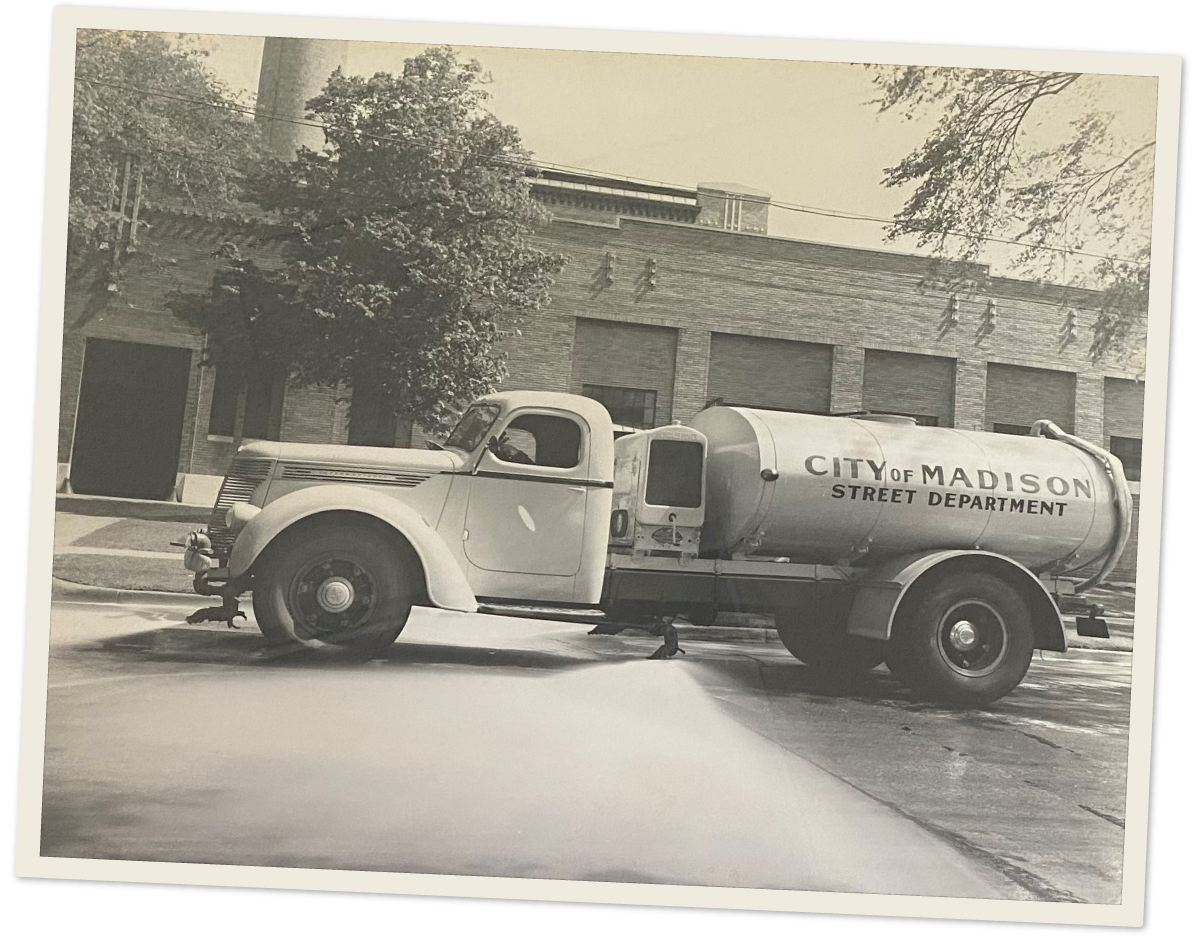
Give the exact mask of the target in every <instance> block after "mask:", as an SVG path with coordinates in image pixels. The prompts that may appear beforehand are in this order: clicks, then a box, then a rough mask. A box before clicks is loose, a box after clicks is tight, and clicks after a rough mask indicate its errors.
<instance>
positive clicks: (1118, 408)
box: [1104, 378, 1146, 441]
mask: <svg viewBox="0 0 1200 941" xmlns="http://www.w3.org/2000/svg"><path fill="white" fill-rule="evenodd" d="M1145 410H1146V384H1145V383H1144V382H1136V381H1134V380H1132V379H1113V378H1106V379H1105V380H1104V438H1105V441H1107V440H1108V438H1109V437H1110V436H1111V435H1118V436H1119V437H1122V438H1140V437H1141V436H1142V418H1143V414H1144V413H1145Z"/></svg>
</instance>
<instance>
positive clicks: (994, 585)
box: [185, 392, 1130, 703]
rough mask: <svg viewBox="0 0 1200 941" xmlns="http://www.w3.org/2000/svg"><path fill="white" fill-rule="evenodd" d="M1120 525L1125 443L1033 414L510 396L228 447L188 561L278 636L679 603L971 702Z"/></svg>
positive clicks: (1107, 561) (1091, 569)
mask: <svg viewBox="0 0 1200 941" xmlns="http://www.w3.org/2000/svg"><path fill="white" fill-rule="evenodd" d="M1129 527H1130V494H1129V487H1128V484H1127V483H1126V481H1125V476H1124V471H1123V469H1122V467H1121V464H1120V462H1119V461H1118V460H1117V459H1116V458H1115V457H1113V455H1111V454H1109V453H1107V452H1105V451H1103V450H1101V449H1099V448H1097V447H1095V446H1093V445H1091V444H1089V443H1088V442H1086V441H1083V440H1081V439H1078V438H1075V437H1073V436H1071V435H1069V434H1066V433H1064V432H1063V431H1061V430H1060V429H1058V428H1057V427H1056V426H1055V425H1053V424H1052V423H1049V422H1039V423H1038V424H1037V425H1035V426H1034V428H1033V431H1032V432H1031V434H1030V435H1029V436H1010V435H1000V434H991V433H984V432H970V431H961V430H957V429H950V428H938V427H924V426H918V425H917V424H916V423H915V422H914V421H913V420H912V419H909V418H904V417H901V416H888V415H857V416H841V417H834V416H826V415H809V414H797V413H789V412H781V411H770V410H763V409H750V408H733V407H724V406H718V407H712V408H708V409H705V410H704V411H702V412H700V413H699V415H697V417H696V418H695V419H694V420H693V421H692V423H691V424H690V425H689V426H684V425H680V424H673V425H668V426H664V427H659V428H654V429H651V430H646V431H638V432H635V433H633V434H628V435H625V436H624V437H620V438H614V428H613V423H612V421H611V419H610V417H609V415H608V412H607V411H606V410H605V408H604V407H603V406H602V405H601V404H600V403H598V402H596V401H593V400H591V399H588V398H584V397H581V396H575V395H567V394H557V393H546V392H506V393H502V394H496V395H490V396H487V397H485V398H483V399H481V400H479V401H477V402H475V403H474V404H472V405H471V406H470V407H469V408H467V409H466V411H465V412H464V414H463V416H462V419H461V420H460V421H459V423H458V425H457V427H455V429H454V431H453V432H452V433H451V434H450V436H449V437H448V438H447V439H446V440H445V442H444V443H443V444H441V445H432V446H431V447H430V448H429V449H426V450H411V449H388V448H364V447H348V446H337V445H328V446H322V445H301V444H286V443H284V444H281V443H275V442H266V441H258V442H253V443H249V444H247V445H245V446H243V447H242V448H241V449H240V450H239V452H238V454H237V456H236V458H235V460H234V461H233V464H232V466H231V468H230V471H229V473H228V475H227V476H226V478H225V480H224V482H223V484H222V487H221V490H220V494H219V496H218V498H217V501H216V505H215V507H214V510H213V515H212V519H211V522H210V524H209V526H208V529H207V531H204V532H197V533H193V534H191V535H190V536H189V537H188V540H187V543H186V545H187V548H186V551H185V564H186V565H187V566H188V568H190V569H191V570H193V571H194V572H195V573H196V574H195V586H196V590H197V591H198V592H199V593H200V594H204V595H216V594H219V595H222V596H223V604H222V606H221V608H220V609H214V610H219V613H220V616H221V617H223V618H225V619H230V620H231V619H232V616H233V614H234V613H235V612H237V598H238V596H239V595H240V594H241V593H243V592H246V591H251V592H252V594H253V608H254V615H255V618H256V620H257V622H258V625H259V628H260V630H261V631H262V633H263V634H264V635H265V637H266V638H267V639H268V641H270V642H272V643H275V644H280V645H284V646H286V645H296V644H304V645H309V646H333V647H337V648H342V649H345V650H350V651H354V652H357V653H359V654H365V655H368V656H369V655H372V654H374V653H376V652H378V651H380V650H381V649H383V648H385V647H386V646H387V645H390V644H391V643H392V642H393V641H395V639H396V638H397V636H398V635H399V633H400V631H401V630H402V628H403V627H404V624H405V621H406V619H407V618H408V616H409V612H410V609H411V608H412V606H413V605H429V606H433V607H437V608H444V609H448V610H452V611H462V612H476V611H481V612H487V613H503V614H508V615H514V614H516V615H526V616H534V617H552V618H556V619H563V620H573V621H577V622H583V623H591V624H597V625H600V627H599V629H600V630H604V625H605V624H609V625H617V626H619V625H627V624H641V625H650V626H651V627H653V626H654V625H658V627H659V630H660V632H663V633H665V634H666V635H667V641H668V643H667V644H665V645H664V647H665V648H666V649H667V652H668V653H669V652H673V651H674V649H675V647H676V646H677V641H676V639H675V638H674V637H673V636H671V635H672V633H673V628H672V625H673V623H674V619H675V618H676V617H679V616H682V617H685V618H688V619H690V620H691V621H692V622H693V623H697V624H705V623H711V622H712V621H713V619H714V618H716V617H717V615H718V614H720V613H721V612H766V613H769V614H772V615H773V616H774V618H775V625H776V629H777V631H778V632H779V636H780V638H781V640H782V641H783V643H784V644H785V645H786V647H787V649H788V650H789V651H791V652H792V653H793V654H794V655H795V656H796V657H797V658H798V659H799V660H801V661H803V662H804V663H806V664H808V665H810V666H811V667H812V668H814V669H817V670H821V671H827V672H829V673H832V674H847V673H852V672H855V671H864V670H868V669H871V668H873V667H875V666H878V665H879V664H880V663H882V662H885V661H886V663H887V666H888V668H889V669H890V670H891V672H892V673H893V674H894V675H895V676H896V677H898V678H899V679H900V680H901V682H903V683H904V684H906V685H907V686H909V687H910V688H912V689H914V690H916V691H918V692H919V693H920V694H921V695H924V696H927V697H930V698H934V699H938V700H945V701H955V702H963V703H986V702H990V701H992V700H995V699H997V698H999V697H1001V696H1003V695H1005V694H1006V693H1008V692H1009V691H1010V690H1012V689H1013V688H1014V687H1016V686H1017V685H1018V684H1019V683H1020V682H1021V680H1022V678H1023V677H1024V675H1025V672H1026V670H1027V669H1028V666H1029V663H1030V660H1031V657H1032V653H1033V651H1034V650H1035V649H1038V648H1041V649H1049V650H1056V651H1064V650H1066V639H1065V633H1064V626H1063V622H1062V618H1061V615H1060V607H1059V602H1060V600H1062V599H1063V598H1064V597H1065V596H1067V595H1072V594H1078V593H1080V592H1082V591H1084V590H1086V589H1087V588H1089V587H1090V586H1092V585H1094V584H1096V583H1097V582H1098V581H1100V580H1101V579H1103V578H1104V577H1105V576H1106V575H1107V574H1108V572H1110V571H1111V569H1112V567H1113V566H1114V565H1115V563H1116V561H1117V559H1118V557H1119V556H1120V554H1121V551H1122V549H1123V548H1124V546H1125V543H1126V540H1127V539H1128V536H1129ZM1084 570H1085V571H1087V572H1088V573H1089V574H1087V576H1086V577H1083V576H1078V575H1077V577H1076V578H1075V579H1067V578H1065V577H1064V576H1065V575H1066V574H1067V573H1079V572H1081V571H1084ZM613 629H615V628H613Z"/></svg>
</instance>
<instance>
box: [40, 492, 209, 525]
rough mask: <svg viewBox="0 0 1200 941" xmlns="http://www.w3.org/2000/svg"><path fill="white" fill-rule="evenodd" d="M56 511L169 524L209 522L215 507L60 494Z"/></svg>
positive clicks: (56, 498)
mask: <svg viewBox="0 0 1200 941" xmlns="http://www.w3.org/2000/svg"><path fill="white" fill-rule="evenodd" d="M54 511H55V512H56V513H73V514H75V515H76V516H115V517H121V518H124V519H139V520H159V521H160V522H167V523H207V522H208V521H209V518H210V517H211V516H212V507H211V506H196V505H194V504H190V503H171V502H169V501H167V500H133V499H127V498H124V497H93V496H87V495H84V494H77V493H60V494H56V495H55V498H54Z"/></svg>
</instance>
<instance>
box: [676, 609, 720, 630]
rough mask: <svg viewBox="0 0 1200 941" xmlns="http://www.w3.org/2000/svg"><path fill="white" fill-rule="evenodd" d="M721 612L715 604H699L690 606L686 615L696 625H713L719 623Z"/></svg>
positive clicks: (689, 621)
mask: <svg viewBox="0 0 1200 941" xmlns="http://www.w3.org/2000/svg"><path fill="white" fill-rule="evenodd" d="M719 613H720V612H719V611H717V606H716V605H715V604H698V605H696V606H695V607H692V608H689V609H688V610H687V612H686V614H685V615H684V616H685V617H686V618H687V619H688V623H690V624H692V625H694V626H695V627H712V625H714V624H716V623H717V615H718V614H719Z"/></svg>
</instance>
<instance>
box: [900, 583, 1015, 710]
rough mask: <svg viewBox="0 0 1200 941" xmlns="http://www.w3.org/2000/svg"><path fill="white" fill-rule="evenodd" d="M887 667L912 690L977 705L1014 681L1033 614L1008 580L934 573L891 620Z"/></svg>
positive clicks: (994, 697) (1001, 692)
mask: <svg viewBox="0 0 1200 941" xmlns="http://www.w3.org/2000/svg"><path fill="white" fill-rule="evenodd" d="M897 631H898V633H897V634H896V636H895V637H894V638H893V640H892V641H891V644H892V649H890V650H889V652H888V657H887V662H888V668H889V669H890V670H891V671H892V673H893V674H894V675H895V676H896V678H897V679H899V680H900V682H902V683H904V684H905V685H907V686H910V687H912V688H913V689H914V690H915V691H917V692H919V693H921V694H923V695H927V696H929V697H931V698H934V699H939V700H943V701H947V702H958V703H968V704H974V705H983V704H985V703H989V702H993V701H994V700H997V699H999V698H1000V697H1001V696H1004V695H1005V694H1006V693H1009V692H1011V691H1012V690H1013V689H1015V688H1016V687H1017V685H1018V684H1019V683H1020V682H1021V680H1022V679H1024V678H1025V673H1026V671H1027V670H1028V669H1029V662H1030V660H1031V659H1032V658H1033V645H1034V636H1033V621H1032V619H1031V617H1030V614H1029V609H1028V607H1027V606H1026V604H1025V601H1024V599H1022V597H1021V595H1020V592H1018V591H1017V590H1016V589H1015V588H1013V586H1012V585H1010V584H1009V583H1008V582H1006V581H1004V580H1003V579H1001V578H998V577H997V576H995V575H989V574H985V573H975V572H960V573H957V574H954V575H947V576H944V577H942V578H939V579H938V580H937V581H936V582H934V583H933V584H932V585H931V586H930V587H929V589H928V590H926V591H924V592H923V593H922V594H921V595H920V596H918V597H917V598H916V599H914V602H913V603H912V605H911V606H910V607H909V608H908V610H906V611H904V612H903V613H902V615H901V616H900V618H899V623H898V624H897Z"/></svg>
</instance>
